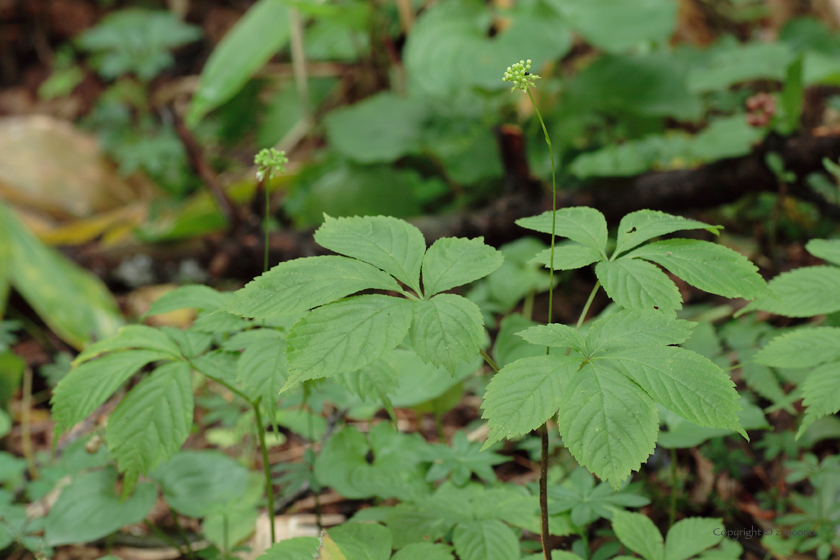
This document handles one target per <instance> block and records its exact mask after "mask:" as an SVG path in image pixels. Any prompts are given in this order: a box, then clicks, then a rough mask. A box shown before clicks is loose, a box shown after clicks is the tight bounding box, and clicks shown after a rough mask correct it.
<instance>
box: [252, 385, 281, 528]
mask: <svg viewBox="0 0 840 560" xmlns="http://www.w3.org/2000/svg"><path fill="white" fill-rule="evenodd" d="M251 406H253V407H254V418H255V419H256V421H257V433H258V434H259V438H260V448H262V456H263V471H264V472H265V496H266V498H267V499H268V523H269V527H270V528H271V544H274V543H276V542H277V536H276V535H275V534H274V486H273V485H272V484H271V465H269V463H268V446H267V445H266V444H265V425H264V424H263V421H262V414H261V413H260V399H257V400H256V402H251Z"/></svg>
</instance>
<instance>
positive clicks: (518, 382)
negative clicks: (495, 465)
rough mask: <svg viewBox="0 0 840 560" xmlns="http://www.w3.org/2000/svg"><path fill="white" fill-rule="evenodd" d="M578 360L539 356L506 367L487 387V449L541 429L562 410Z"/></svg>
mask: <svg viewBox="0 0 840 560" xmlns="http://www.w3.org/2000/svg"><path fill="white" fill-rule="evenodd" d="M580 363H581V360H580V358H579V357H572V356H557V355H551V356H538V357H534V358H523V359H521V360H517V361H515V362H513V363H512V364H509V365H507V366H505V367H504V368H502V369H501V371H499V373H497V374H496V375H495V376H493V379H492V381H490V384H489V385H488V386H487V392H486V393H484V402H483V403H482V404H481V407H482V408H483V409H484V414H483V415H482V418H486V419H487V421H488V425H489V427H490V436H489V437H488V439H487V444H486V445H485V448H486V447H487V446H488V445H489V444H491V443H493V442H495V441H498V440H500V439H502V438H505V437H508V438H509V437H513V436H517V435H521V434H526V433H528V432H530V431H531V430H535V429H536V428H539V427H540V426H541V425H542V424H543V423H544V422H545V421H546V420H548V419H549V418H551V417H552V416H553V415H554V414H555V413H556V412H557V409H558V408H560V406H561V405H562V402H563V400H564V396H563V395H564V393H563V391H564V386H565V385H566V384H567V383H568V382H569V379H570V378H571V377H572V376H573V374H574V373H575V372H576V371H577V370H578V368H580Z"/></svg>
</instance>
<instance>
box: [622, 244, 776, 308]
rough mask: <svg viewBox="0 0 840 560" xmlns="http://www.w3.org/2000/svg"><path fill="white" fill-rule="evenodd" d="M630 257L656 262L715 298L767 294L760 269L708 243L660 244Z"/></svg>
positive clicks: (648, 245)
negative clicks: (759, 272)
mask: <svg viewBox="0 0 840 560" xmlns="http://www.w3.org/2000/svg"><path fill="white" fill-rule="evenodd" d="M627 257H639V258H643V259H646V260H649V261H653V262H655V263H656V264H659V265H661V266H662V267H664V268H665V269H667V270H668V271H670V272H672V273H673V274H676V275H677V276H679V277H680V278H682V279H683V280H685V281H686V282H688V283H689V284H691V285H692V286H694V287H696V288H700V289H701V290H705V291H707V292H709V293H712V294H717V295H720V296H724V297H729V298H736V297H740V298H745V299H754V298H756V297H758V296H762V295H766V293H767V285H766V284H765V282H764V279H763V278H762V277H761V275H759V274H758V267H756V266H755V265H754V264H753V263H751V262H750V261H749V260H748V259H747V258H746V257H744V256H743V255H741V254H740V253H737V252H735V251H733V250H732V249H729V248H727V247H724V246H723V245H717V244H715V243H709V242H708V241H699V240H696V239H668V240H667V241H657V242H655V243H649V244H647V245H645V246H643V247H640V248H638V249H636V250H635V251H633V252H632V253H628V254H627Z"/></svg>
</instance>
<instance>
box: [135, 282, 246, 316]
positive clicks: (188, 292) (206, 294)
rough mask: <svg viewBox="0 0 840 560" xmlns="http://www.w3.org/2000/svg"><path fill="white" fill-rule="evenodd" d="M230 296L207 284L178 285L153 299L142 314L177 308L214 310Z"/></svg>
mask: <svg viewBox="0 0 840 560" xmlns="http://www.w3.org/2000/svg"><path fill="white" fill-rule="evenodd" d="M231 296H232V294H230V293H227V292H224V293H223V292H217V291H216V290H214V289H213V288H210V287H209V286H201V285H195V286H179V287H178V288H175V289H174V290H172V291H170V292H166V293H165V294H163V295H162V296H160V297H159V298H157V299H156V300H155V301H153V302H152V304H151V305H150V306H149V310H148V311H146V313H145V314H144V316H148V315H160V314H161V313H169V312H170V311H177V310H179V309H197V310H199V311H205V310H207V311H215V310H216V309H220V308H221V307H222V306H223V305H224V304H225V303H226V302H227V301H228V300H229V299H230V297H231Z"/></svg>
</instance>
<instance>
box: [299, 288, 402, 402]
mask: <svg viewBox="0 0 840 560" xmlns="http://www.w3.org/2000/svg"><path fill="white" fill-rule="evenodd" d="M413 311H414V305H413V303H412V302H411V301H408V300H406V299H401V298H395V297H390V296H381V295H364V296H356V297H353V298H349V299H346V300H342V301H339V302H336V303H331V304H329V305H325V306H324V307H319V308H318V309H316V310H315V311H312V312H311V313H309V314H308V315H306V316H305V317H304V318H303V319H301V320H300V321H298V322H297V323H295V325H294V326H293V327H292V330H291V331H290V332H289V336H288V337H287V338H286V345H287V346H286V348H287V350H286V357H287V358H288V361H289V377H288V380H287V381H286V385H285V386H284V387H283V390H286V389H288V388H289V387H292V386H293V385H294V384H296V383H299V382H301V381H304V380H307V379H318V378H321V377H329V376H332V375H337V374H339V373H346V372H350V371H355V370H357V369H360V368H363V367H365V366H366V365H367V364H369V363H371V362H373V361H374V360H376V359H377V358H378V357H379V356H381V355H382V354H384V353H386V352H389V351H391V350H393V349H394V348H395V347H396V346H397V344H399V343H400V342H402V340H403V339H404V338H405V335H406V334H408V329H409V327H410V326H411V318H412V313H413Z"/></svg>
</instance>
